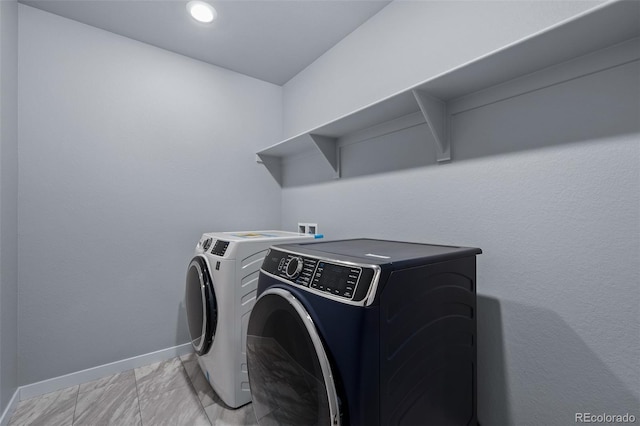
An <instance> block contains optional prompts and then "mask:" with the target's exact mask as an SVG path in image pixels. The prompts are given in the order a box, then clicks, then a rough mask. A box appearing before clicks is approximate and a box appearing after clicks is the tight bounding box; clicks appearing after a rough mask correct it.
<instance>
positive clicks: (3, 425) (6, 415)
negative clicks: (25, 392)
mask: <svg viewBox="0 0 640 426" xmlns="http://www.w3.org/2000/svg"><path fill="white" fill-rule="evenodd" d="M19 401H20V388H18V389H16V391H15V392H14V393H13V396H12V397H11V400H10V401H9V404H7V408H5V409H4V412H3V413H2V416H0V426H7V425H8V424H9V420H10V419H11V415H12V414H13V412H14V411H15V409H16V405H18V402H19Z"/></svg>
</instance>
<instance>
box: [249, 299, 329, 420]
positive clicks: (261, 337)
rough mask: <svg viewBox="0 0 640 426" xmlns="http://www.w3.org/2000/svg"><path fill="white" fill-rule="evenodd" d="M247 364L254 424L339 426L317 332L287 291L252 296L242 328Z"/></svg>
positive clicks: (296, 301) (306, 313) (322, 348)
mask: <svg viewBox="0 0 640 426" xmlns="http://www.w3.org/2000/svg"><path fill="white" fill-rule="evenodd" d="M247 367H248V371H249V384H250V387H251V395H252V399H253V409H254V412H255V414H256V419H257V420H258V423H259V424H269V425H271V424H278V425H318V426H338V425H340V424H341V409H340V405H339V399H338V396H337V392H336V385H335V383H334V377H335V376H334V374H333V373H332V367H331V365H330V363H329V359H328V357H327V354H326V352H325V350H324V346H323V343H322V340H321V338H320V335H319V334H318V331H317V330H316V327H315V325H314V323H313V320H312V319H311V316H310V315H309V313H308V312H307V310H306V309H305V308H304V306H303V305H302V304H301V303H300V302H299V301H298V300H297V299H296V298H295V297H294V296H293V295H292V294H291V293H290V292H288V291H287V290H284V289H280V288H271V289H268V290H267V291H265V292H264V293H263V294H262V295H261V296H260V297H259V298H258V300H257V301H256V304H255V306H254V308H253V310H252V312H251V317H250V319H249V325H248V330H247Z"/></svg>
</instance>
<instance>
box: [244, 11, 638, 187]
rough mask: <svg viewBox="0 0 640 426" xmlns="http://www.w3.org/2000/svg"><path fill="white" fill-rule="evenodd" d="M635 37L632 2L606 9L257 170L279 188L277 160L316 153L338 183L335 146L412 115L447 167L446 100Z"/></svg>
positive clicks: (315, 138)
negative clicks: (428, 133) (421, 122)
mask: <svg viewBox="0 0 640 426" xmlns="http://www.w3.org/2000/svg"><path fill="white" fill-rule="evenodd" d="M639 36H640V2H638V1H634V0H631V1H616V2H612V3H606V4H604V5H602V6H600V7H597V8H594V9H591V10H589V11H587V12H586V13H583V14H581V15H578V16H576V17H574V18H572V19H570V20H567V21H564V22H561V23H559V24H557V25H555V26H553V27H550V28H547V29H545V30H544V31H541V32H539V33H536V34H534V35H532V36H529V37H527V38H525V39H522V40H519V41H517V42H515V43H513V44H511V45H508V46H506V47H504V48H502V49H499V50H496V51H494V52H491V53H489V54H487V55H485V56H482V57H480V58H478V59H476V60H474V61H471V62H469V63H467V64H463V65H461V66H459V67H457V68H454V69H452V70H450V71H448V72H445V73H442V74H440V75H437V76H435V77H433V78H430V79H429V80H426V81H424V82H422V83H420V84H418V85H417V86H414V87H411V88H409V89H407V90H405V91H402V92H400V93H397V94H395V95H392V96H390V97H388V98H386V99H383V100H381V101H379V102H376V103H374V104H371V105H368V106H366V107H364V108H362V109H359V110H357V111H355V112H353V113H351V114H347V115H345V116H343V117H340V118H338V119H336V120H334V121H331V122H329V123H326V124H324V125H322V126H319V127H316V128H314V129H311V130H309V131H307V132H304V133H301V134H299V135H297V136H294V137H292V138H289V139H286V140H284V141H282V142H279V143H276V144H275V145H272V146H270V147H268V148H265V149H263V150H261V151H259V152H258V153H257V161H258V162H260V163H263V164H264V165H265V166H266V167H267V169H268V170H269V172H270V173H271V174H272V175H273V177H274V178H275V179H276V180H277V181H278V183H280V184H282V159H283V158H285V157H290V156H295V155H298V154H301V153H305V152H312V151H316V152H321V153H322V154H323V155H322V156H323V158H324V159H325V160H326V163H327V167H331V170H332V171H333V173H334V176H335V177H340V161H339V160H340V159H339V149H338V142H339V141H340V140H342V139H343V138H347V137H350V136H352V135H354V134H363V135H367V137H374V136H376V135H382V134H385V133H389V132H391V131H397V130H398V128H397V127H398V122H400V121H402V120H399V119H401V118H402V117H405V116H409V115H412V114H413V115H415V113H421V114H422V118H423V119H424V122H426V123H427V124H428V127H429V129H430V131H431V133H432V135H433V138H434V139H435V141H436V152H437V160H438V161H439V162H443V161H448V160H451V147H450V144H451V142H450V139H449V137H450V131H449V125H450V117H451V111H450V106H451V103H452V101H453V100H455V99H458V98H461V97H463V96H466V95H470V94H472V93H476V92H479V91H481V90H484V89H487V88H490V87H494V86H497V85H499V84H503V83H506V82H510V81H512V80H514V79H518V78H521V77H523V76H528V75H530V74H532V73H535V72H537V71H541V70H544V69H546V68H549V67H553V66H555V65H558V64H561V63H564V62H568V61H571V60H574V59H576V58H579V57H582V56H584V55H587V54H590V53H592V52H595V51H598V50H601V49H604V48H607V47H610V46H614V45H617V44H620V43H622V42H625V41H628V40H630V39H634V38H637V37H639ZM578 62H580V61H578ZM583 62H584V61H583ZM580 63H581V62H580ZM573 68H577V67H575V66H574V67H573ZM580 68H581V69H578V70H575V71H574V74H573V75H572V78H575V77H576V76H577V75H576V74H577V73H580V72H582V75H586V74H587V73H590V72H594V71H595V70H594V67H593V66H591V67H580ZM540 80H541V81H542V80H544V79H540ZM528 84H529V87H528V90H531V87H530V86H531V83H530V82H529V83H528ZM540 84H542V83H540ZM525 86H527V85H526V84H525ZM409 121H411V120H409ZM413 121H415V120H413Z"/></svg>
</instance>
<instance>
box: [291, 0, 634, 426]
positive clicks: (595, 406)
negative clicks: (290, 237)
mask: <svg viewBox="0 0 640 426" xmlns="http://www.w3.org/2000/svg"><path fill="white" fill-rule="evenodd" d="M503 6H504V7H503ZM589 6H592V4H588V3H584V2H539V3H530V2H514V3H511V4H509V5H508V6H506V5H504V4H500V3H495V2H449V4H446V5H445V4H444V3H438V2H394V3H392V4H391V5H390V6H388V7H387V8H385V9H384V10H383V11H382V12H380V13H379V14H378V15H376V16H375V17H374V18H373V19H372V20H370V21H368V22H367V23H365V24H364V25H363V26H362V27H360V28H359V29H358V30H356V31H355V32H354V33H352V34H351V35H350V36H348V37H347V38H346V39H345V40H343V41H342V42H341V43H340V44H338V45H337V46H335V47H334V48H333V49H332V50H330V51H329V52H327V53H326V54H325V55H324V56H323V57H321V58H320V59H318V60H317V61H316V62H315V63H314V64H313V65H311V66H310V67H309V68H307V69H306V70H305V71H303V72H302V73H301V74H299V75H298V76H297V77H296V78H294V79H293V80H292V81H291V82H289V83H287V84H286V85H285V91H284V98H285V110H284V114H285V129H286V132H285V133H286V135H292V134H295V133H297V132H300V131H303V130H305V129H308V128H311V127H313V126H316V125H320V124H322V123H323V122H326V121H329V120H331V119H334V118H337V117H339V116H341V115H342V114H345V113H348V112H349V111H350V110H354V109H356V108H359V107H362V106H365V105H366V104H368V103H370V102H373V101H375V100H376V99H379V98H381V97H383V96H388V95H390V94H392V93H394V92H396V91H398V90H400V89H403V88H406V87H408V86H411V85H413V84H416V83H418V82H419V81H422V80H425V79H427V78H428V77H430V76H432V75H434V74H437V73H438V72H441V71H442V70H443V69H446V68H449V67H451V66H452V65H456V64H460V63H463V62H465V61H467V60H469V59H471V58H472V57H474V56H480V55H481V54H484V53H487V52H488V51H491V50H492V49H494V48H496V47H498V46H499V45H501V44H506V43H508V42H511V41H513V40H514V39H517V38H519V37H522V36H525V35H526V34H527V33H529V32H533V31H535V30H536V29H539V28H541V27H544V26H546V25H549V24H552V23H553V22H555V21H559V20H561V19H564V18H566V17H568V16H569V15H571V14H575V13H578V12H580V10H582V9H585V8H587V7H589ZM434 28H435V29H439V30H440V33H433V31H435V30H434ZM487 28H489V29H490V31H487ZM438 35H440V36H438ZM639 74H640V69H639V67H638V63H637V62H635V63H632V64H628V65H625V66H620V67H616V68H613V69H610V70H607V71H604V72H600V73H597V74H595V75H592V76H588V77H584V78H580V79H578V80H574V81H570V82H567V83H563V84H560V85H558V86H555V87H552V88H548V89H544V90H539V91H536V92H532V93H529V94H526V95H522V96H518V97H515V98H513V99H509V100H506V101H503V102H498V103H495V104H492V105H490V106H486V107H483V108H479V109H476V110H471V111H468V112H465V113H462V114H459V115H456V116H455V119H454V124H453V145H452V151H453V161H452V162H451V163H449V164H444V165H437V164H435V151H434V148H433V145H432V144H429V143H425V141H427V140H428V136H427V135H428V132H427V130H426V129H425V126H424V125H422V126H417V127H414V128H411V129H408V130H405V131H403V132H400V133H396V134H394V135H390V136H388V137H381V138H378V139H375V140H370V141H367V142H365V143H360V144H354V145H349V146H345V147H343V148H342V160H343V175H344V176H345V177H344V178H343V179H341V180H337V181H333V180H330V179H328V174H327V173H326V171H323V170H320V169H318V168H317V167H315V164H318V163H317V162H314V160H315V159H316V158H314V155H313V154H311V155H307V156H300V157H297V158H293V159H290V160H289V161H287V167H286V169H285V187H284V188H283V195H282V197H283V200H282V227H283V228H285V229H293V227H294V226H295V224H296V222H298V221H312V222H318V224H319V227H320V229H321V230H322V232H323V233H324V234H325V235H326V236H328V237H330V238H336V237H337V238H343V237H357V236H369V237H379V238H392V239H400V240H410V241H424V242H433V243H443V244H459V245H470V246H478V247H481V248H482V249H483V250H484V254H482V255H481V256H479V258H478V292H479V300H478V304H479V305H478V306H479V307H478V319H479V331H478V333H479V343H478V346H479V361H478V362H479V371H478V377H479V415H480V419H481V421H482V423H483V424H487V425H506V424H514V425H524V424H531V425H537V424H544V425H554V424H558V425H564V424H571V423H574V415H575V413H576V412H578V411H587V412H592V413H596V412H598V413H601V412H606V413H620V414H624V413H626V412H630V413H632V414H635V415H636V417H640V402H639V398H640V360H639V359H638V356H637V355H638V353H640V321H639V305H640V303H639V302H640V289H639V287H638V282H640V271H639V268H638V258H639V256H640V211H639V210H640V176H639V170H640V147H639V144H638V140H639V136H640V129H639V120H638V118H639V117H640V106H639V105H638V96H639V94H640V87H639V81H638V75H639ZM310 99H313V102H311V101H310ZM286 135H285V136H286ZM426 136H427V137H426ZM407 153H408V154H407Z"/></svg>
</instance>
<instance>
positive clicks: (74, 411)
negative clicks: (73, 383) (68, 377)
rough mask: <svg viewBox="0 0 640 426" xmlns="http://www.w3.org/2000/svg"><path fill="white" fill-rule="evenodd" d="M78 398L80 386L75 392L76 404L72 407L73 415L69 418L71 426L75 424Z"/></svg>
mask: <svg viewBox="0 0 640 426" xmlns="http://www.w3.org/2000/svg"><path fill="white" fill-rule="evenodd" d="M78 396H80V385H78V389H77V390H76V402H75V404H74V405H73V415H72V416H71V426H73V425H74V423H75V422H76V410H77V409H78Z"/></svg>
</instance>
